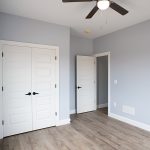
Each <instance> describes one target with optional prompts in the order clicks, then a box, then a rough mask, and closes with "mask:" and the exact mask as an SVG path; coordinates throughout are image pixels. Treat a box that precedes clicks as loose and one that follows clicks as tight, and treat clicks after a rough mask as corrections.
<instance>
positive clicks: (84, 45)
mask: <svg viewBox="0 0 150 150" xmlns="http://www.w3.org/2000/svg"><path fill="white" fill-rule="evenodd" d="M92 53H93V41H92V40H90V39H85V38H81V37H76V36H72V35H71V38H70V110H71V111H72V110H75V56H76V55H92Z"/></svg>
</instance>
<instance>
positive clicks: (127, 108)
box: [122, 105, 135, 116]
mask: <svg viewBox="0 0 150 150" xmlns="http://www.w3.org/2000/svg"><path fill="white" fill-rule="evenodd" d="M122 112H124V113H126V114H129V115H132V116H134V115H135V108H134V107H131V106H127V105H123V106H122Z"/></svg>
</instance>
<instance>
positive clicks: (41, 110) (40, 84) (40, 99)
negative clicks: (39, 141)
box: [32, 48, 56, 130]
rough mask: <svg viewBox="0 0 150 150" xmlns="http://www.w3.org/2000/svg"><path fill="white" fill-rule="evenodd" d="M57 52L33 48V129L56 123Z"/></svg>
mask: <svg viewBox="0 0 150 150" xmlns="http://www.w3.org/2000/svg"><path fill="white" fill-rule="evenodd" d="M55 53H56V52H55V50H49V49H39V48H32V93H33V95H32V102H33V130H36V129H41V128H46V127H50V126H53V125H55V108H56V106H55V101H56V99H55V83H56V79H55V77H56V61H55V55H56V54H55ZM34 92H35V93H34ZM34 94H35V95H34Z"/></svg>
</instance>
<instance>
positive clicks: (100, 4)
mask: <svg viewBox="0 0 150 150" xmlns="http://www.w3.org/2000/svg"><path fill="white" fill-rule="evenodd" d="M62 1H63V2H90V1H96V6H95V7H94V8H93V9H92V11H91V12H90V13H89V14H88V15H87V17H86V19H90V18H92V17H93V16H94V15H95V13H96V12H97V11H98V10H99V9H100V10H106V9H107V8H109V7H110V8H112V9H113V10H115V11H116V12H118V13H119V14H121V15H123V16H124V15H126V14H127V13H128V10H126V9H125V8H123V7H121V6H120V5H118V4H117V3H115V2H113V1H111V0H62Z"/></svg>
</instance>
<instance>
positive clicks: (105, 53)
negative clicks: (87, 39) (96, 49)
mask: <svg viewBox="0 0 150 150" xmlns="http://www.w3.org/2000/svg"><path fill="white" fill-rule="evenodd" d="M102 56H108V116H109V114H110V97H111V92H110V52H104V53H97V54H95V55H94V57H95V59H96V58H97V57H102ZM96 75H97V67H96ZM96 89H97V78H96ZM96 91H97V90H96ZM96 99H97V94H96Z"/></svg>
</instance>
